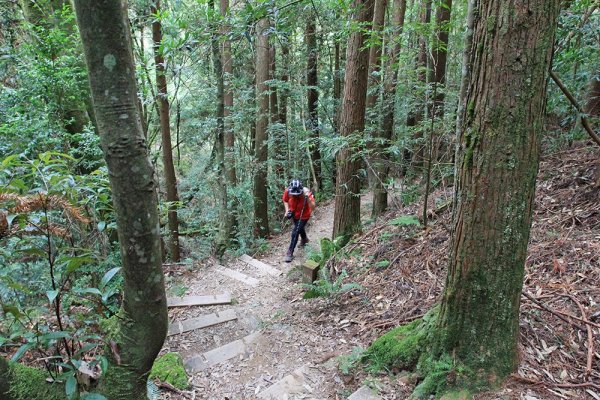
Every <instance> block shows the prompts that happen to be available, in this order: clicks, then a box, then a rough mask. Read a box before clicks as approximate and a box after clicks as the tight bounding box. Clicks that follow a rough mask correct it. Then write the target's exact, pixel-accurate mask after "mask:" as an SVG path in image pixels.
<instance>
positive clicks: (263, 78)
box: [254, 18, 269, 238]
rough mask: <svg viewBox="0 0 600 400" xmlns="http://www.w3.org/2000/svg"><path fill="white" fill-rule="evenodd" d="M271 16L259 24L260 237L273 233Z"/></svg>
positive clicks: (256, 220) (256, 228) (257, 183)
mask: <svg viewBox="0 0 600 400" xmlns="http://www.w3.org/2000/svg"><path fill="white" fill-rule="evenodd" d="M268 30H269V20H268V19H267V18H262V19H261V20H259V21H258V24H257V26H256V35H257V40H256V97H257V104H258V108H257V114H256V139H255V146H256V149H255V160H256V172H255V174H254V231H255V235H256V236H257V237H259V238H266V237H267V236H269V217H268V207H267V156H268V154H269V152H268V146H267V143H268V125H269V87H268V85H267V83H266V82H267V81H268V80H269V36H268Z"/></svg>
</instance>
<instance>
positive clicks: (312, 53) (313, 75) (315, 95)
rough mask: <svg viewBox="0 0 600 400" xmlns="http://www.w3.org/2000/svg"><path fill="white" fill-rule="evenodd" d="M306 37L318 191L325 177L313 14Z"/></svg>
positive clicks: (312, 148)
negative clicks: (322, 164)
mask: <svg viewBox="0 0 600 400" xmlns="http://www.w3.org/2000/svg"><path fill="white" fill-rule="evenodd" d="M304 38H305V39H304V40H305V41H306V86H307V88H306V98H307V101H308V104H307V110H308V119H307V121H306V122H307V123H306V125H307V128H308V130H309V132H310V146H309V149H310V158H311V163H312V165H313V167H314V175H315V177H316V182H314V184H315V185H316V187H315V188H314V189H315V190H317V191H318V190H320V189H321V188H322V187H323V178H322V174H321V152H320V151H319V111H318V105H319V88H318V85H319V82H318V75H317V68H318V66H317V60H318V53H317V51H318V50H317V36H316V25H315V18H314V16H312V15H311V16H309V17H308V20H307V22H306V30H305V32H304Z"/></svg>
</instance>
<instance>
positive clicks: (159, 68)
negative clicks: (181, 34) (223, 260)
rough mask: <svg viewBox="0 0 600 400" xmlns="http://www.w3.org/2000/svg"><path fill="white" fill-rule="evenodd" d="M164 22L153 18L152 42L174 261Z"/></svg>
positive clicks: (176, 198) (176, 254)
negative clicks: (163, 44) (163, 39)
mask: <svg viewBox="0 0 600 400" xmlns="http://www.w3.org/2000/svg"><path fill="white" fill-rule="evenodd" d="M159 12H160V0H155V2H154V3H153V5H152V6H151V13H152V14H153V15H158V13H159ZM162 37H163V34H162V25H161V22H160V20H159V19H158V18H155V19H154V20H153V21H152V41H153V44H154V64H155V69H156V89H157V96H158V98H157V101H158V104H159V113H160V133H161V139H162V160H163V168H164V174H165V187H166V189H167V201H168V202H169V207H168V214H167V216H168V226H169V236H170V237H171V240H170V242H169V253H170V255H171V260H173V261H174V262H179V259H180V255H179V221H178V218H177V203H178V202H179V195H178V194H177V177H176V175H175V166H174V164H173V147H172V144H171V120H170V116H169V96H168V93H167V76H166V70H165V59H164V57H163V55H162V53H161V50H160V44H161V42H162Z"/></svg>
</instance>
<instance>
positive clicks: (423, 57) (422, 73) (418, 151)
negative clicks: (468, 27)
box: [406, 0, 431, 167]
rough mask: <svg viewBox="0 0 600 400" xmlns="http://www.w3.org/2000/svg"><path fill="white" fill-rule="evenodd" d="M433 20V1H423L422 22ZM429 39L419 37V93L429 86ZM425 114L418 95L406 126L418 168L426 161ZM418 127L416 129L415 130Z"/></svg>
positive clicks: (412, 156) (414, 162)
mask: <svg viewBox="0 0 600 400" xmlns="http://www.w3.org/2000/svg"><path fill="white" fill-rule="evenodd" d="M430 19H431V0H422V2H421V14H420V22H421V24H423V25H425V24H428V23H429V21H430ZM426 71H427V37H426V36H425V35H424V34H420V35H419V53H418V55H417V80H418V82H419V83H418V86H417V87H415V89H419V90H416V91H417V93H424V91H425V85H426V84H427V72H426ZM424 113H425V102H424V95H417V97H416V98H415V99H414V104H413V105H412V107H411V109H410V111H409V113H408V117H407V119H406V126H408V127H412V128H413V130H414V133H413V139H414V141H415V144H414V145H413V146H412V147H413V149H412V151H411V152H410V153H411V154H410V156H409V157H410V161H412V162H413V165H414V166H416V167H422V166H423V160H424V155H425V152H424V147H425V143H423V129H421V128H420V127H418V126H419V124H420V123H421V121H423V114H424ZM415 127H416V128H415Z"/></svg>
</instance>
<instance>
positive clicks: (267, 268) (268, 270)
mask: <svg viewBox="0 0 600 400" xmlns="http://www.w3.org/2000/svg"><path fill="white" fill-rule="evenodd" d="M240 260H242V261H243V262H245V263H246V264H248V265H251V266H253V267H254V268H256V269H258V270H259V271H260V272H263V273H265V274H269V275H273V276H279V275H281V271H280V270H278V269H277V268H275V267H273V266H271V265H269V264H265V263H264V262H262V261H259V260H257V259H255V258H252V257H250V256H249V255H248V254H242V255H241V256H240Z"/></svg>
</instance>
